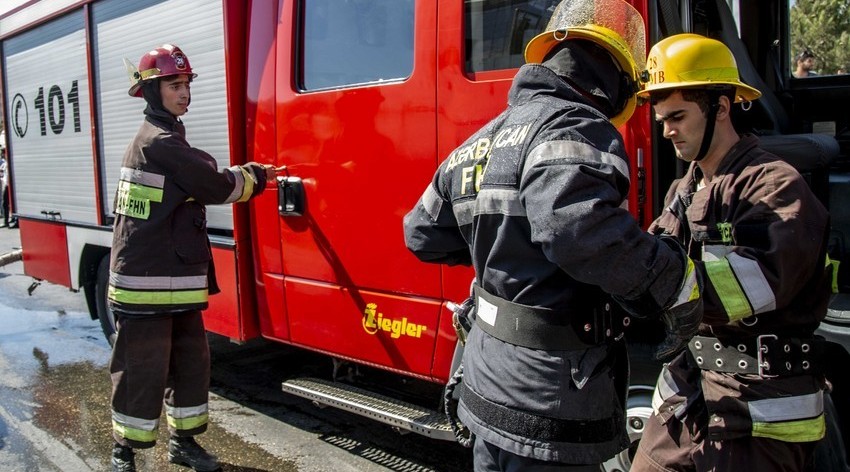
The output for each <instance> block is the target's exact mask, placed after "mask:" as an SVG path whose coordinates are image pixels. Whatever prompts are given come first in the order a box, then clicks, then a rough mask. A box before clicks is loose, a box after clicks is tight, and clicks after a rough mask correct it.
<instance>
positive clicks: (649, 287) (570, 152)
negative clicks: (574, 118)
mask: <svg viewBox="0 0 850 472" xmlns="http://www.w3.org/2000/svg"><path fill="white" fill-rule="evenodd" d="M627 193H628V166H627V164H626V161H625V160H624V159H623V158H622V157H620V156H619V155H616V154H613V153H608V152H603V151H600V150H598V149H596V148H595V147H593V146H591V145H589V144H586V143H581V142H576V141H548V142H544V143H542V144H540V145H538V146H537V147H535V148H534V149H532V151H531V152H530V153H529V154H528V156H527V158H526V162H525V163H524V166H523V170H522V178H521V185H520V198H521V199H522V202H523V205H524V207H525V209H526V212H527V215H528V220H529V223H530V225H531V235H532V240H533V241H534V242H536V243H538V244H540V246H541V248H542V250H543V251H544V253H545V254H546V257H547V258H548V259H549V260H551V261H552V262H554V263H556V264H557V265H558V266H560V267H561V269H562V270H564V271H565V272H566V273H567V274H569V275H570V276H571V277H573V278H574V279H576V280H578V281H580V282H584V283H588V284H591V285H596V286H598V287H600V288H601V289H602V290H604V291H605V292H607V293H609V294H611V295H614V296H616V297H618V298H621V299H624V300H640V303H638V305H640V306H642V307H648V306H654V309H655V310H660V309H661V308H664V307H666V306H668V305H669V304H670V303H671V301H672V300H673V299H674V297H675V296H677V295H678V291H679V290H680V288H681V286H682V281H683V276H684V273H685V271H684V265H683V264H684V261H683V260H682V257H681V254H680V253H678V252H676V251H674V250H673V249H672V248H671V247H669V246H668V245H665V244H662V243H660V242H659V240H658V239H656V237H654V236H652V235H650V234H648V233H646V232H645V231H643V230H642V229H641V228H640V227H639V226H638V224H637V222H636V221H635V219H634V218H633V217H632V216H631V214H629V212H628V211H627V210H626V209H625V205H624V202H625V200H626V196H627Z"/></svg>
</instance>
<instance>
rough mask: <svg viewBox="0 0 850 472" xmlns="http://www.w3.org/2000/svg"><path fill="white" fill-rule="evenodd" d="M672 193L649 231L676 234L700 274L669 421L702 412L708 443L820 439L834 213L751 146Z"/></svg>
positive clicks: (787, 169) (794, 175)
mask: <svg viewBox="0 0 850 472" xmlns="http://www.w3.org/2000/svg"><path fill="white" fill-rule="evenodd" d="M700 179H701V173H700V170H699V168H698V167H697V166H696V165H695V164H694V163H692V164H691V166H690V168H689V170H688V173H687V174H686V176H685V177H684V178H683V179H681V180H680V181H677V182H675V183H674V184H673V186H672V187H671V189H670V191H669V192H668V194H667V197H666V209H665V211H664V212H663V213H662V215H661V216H660V217H659V218H658V219H657V220H656V221H655V222H654V223H653V224H652V225H651V227H650V232H653V233H655V234H662V233H663V234H670V235H673V236H675V237H677V238H678V239H679V240H680V241H681V242H682V243H683V244H684V245H685V246H686V247H687V250H688V252H689V255H690V257H691V258H692V259H694V260H698V261H701V262H698V269H699V270H703V271H704V274H705V277H704V282H705V287H704V290H703V304H704V318H703V324H702V325H701V327H700V333H699V334H700V335H699V336H697V337H696V338H695V339H694V340H692V341H691V343H690V346H689V350H688V351H685V352H683V353H681V354H680V355H679V356H678V357H677V358H676V359H674V360H673V361H672V362H671V363H670V364H669V365H668V366H667V367H666V368H665V369H664V370H663V371H662V375H661V377H660V379H659V384H658V388H657V390H656V396H655V399H654V402H653V403H654V404H653V406H654V409H655V412H656V415H657V416H659V417H660V418H661V420H662V421H663V422H666V421H670V420H671V419H672V418H674V417H677V418H680V419H681V418H683V417H684V416H685V415H687V414H688V408H689V407H690V405H691V403H693V402H697V401H699V402H702V401H704V403H705V408H707V413H708V418H709V420H708V437H709V439H712V440H715V441H716V440H722V439H734V438H739V437H744V436H753V437H764V438H772V439H776V440H780V441H787V442H808V441H815V440H818V439H820V438H821V437H823V435H824V431H825V425H824V416H823V402H824V398H823V388H824V382H823V379H822V376H821V375H819V374H818V372H821V371H822V368H823V367H822V362H823V360H822V359H820V358H819V357H820V354H822V348H821V341H822V340H818V339H814V330H815V328H817V326H818V323H819V322H820V320H822V319H823V318H824V316H825V315H826V310H827V304H828V302H829V296H830V284H831V277H830V275H831V270H830V269H829V267H828V266H826V244H827V236H828V228H829V222H828V214H827V211H826V210H825V209H824V207H823V206H822V205H821V203H820V202H819V201H818V200H817V198H816V197H815V195H814V194H813V193H812V192H811V191H810V189H809V188H808V185H807V184H806V182H805V180H804V179H803V178H802V176H801V175H800V174H799V173H798V172H797V171H796V170H794V169H793V168H792V167H791V166H790V165H788V164H787V163H785V162H783V161H780V160H779V159H778V158H777V157H776V156H773V155H772V154H769V153H767V152H765V151H763V150H761V149H760V148H759V147H758V139H757V138H756V137H754V136H751V135H746V136H744V137H743V138H742V139H741V140H740V141H739V142H738V143H737V144H736V145H735V146H733V147H732V149H731V150H730V151H729V152H728V154H727V155H726V156H725V157H724V159H723V161H722V162H721V164H720V166H719V167H718V169H717V172H716V175H715V176H714V177H713V179H712V180H711V182H709V183H708V184H706V185H705V186H704V187H702V185H699V186H698V183H699V182H700Z"/></svg>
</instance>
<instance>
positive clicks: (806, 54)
mask: <svg viewBox="0 0 850 472" xmlns="http://www.w3.org/2000/svg"><path fill="white" fill-rule="evenodd" d="M810 57H815V53H813V52H812V51H810V50H808V49H803V50H802V51H800V54H797V58H796V59H795V60H796V61H802V60H805V59H808V58H810Z"/></svg>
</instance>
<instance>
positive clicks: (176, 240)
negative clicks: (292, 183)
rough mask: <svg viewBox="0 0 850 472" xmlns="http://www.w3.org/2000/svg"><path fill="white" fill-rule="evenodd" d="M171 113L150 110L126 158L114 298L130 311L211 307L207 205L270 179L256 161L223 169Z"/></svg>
mask: <svg viewBox="0 0 850 472" xmlns="http://www.w3.org/2000/svg"><path fill="white" fill-rule="evenodd" d="M169 117H170V116H169ZM169 117H165V116H161V114H149V115H147V116H146V117H145V121H144V123H143V124H142V127H141V129H139V132H138V133H137V134H136V137H135V138H134V139H133V142H132V143H131V144H130V146H129V147H128V148H127V151H126V152H125V154H124V159H123V162H122V164H121V177H120V181H119V183H118V191H117V194H116V197H115V225H114V232H113V240H112V261H111V265H110V273H109V301H110V305H111V307H112V308H113V309H114V310H117V311H120V312H122V313H125V314H150V313H168V312H178V311H185V310H195V309H204V308H206V307H207V297H208V294H209V291H210V290H213V293H215V291H217V287H216V286H215V284H214V275H215V274H214V272H212V271H211V263H212V254H211V252H210V245H209V240H208V238H207V228H206V223H207V220H206V208H205V206H204V205H207V204H220V203H234V202H245V201H248V199H250V198H251V197H253V196H256V195H258V194H259V193H261V192H262V191H263V188H264V187H265V183H266V176H265V171H264V169H263V168H262V166H261V165H259V164H256V163H248V164H245V165H243V166H233V167H229V168H227V169H224V170H222V171H220V172H219V171H218V170H217V166H216V161H215V159H214V158H213V157H212V156H210V155H209V154H207V153H205V152H204V151H201V150H200V149H196V148H193V147H191V146H190V145H189V143H188V142H187V141H186V138H185V128H184V127H183V123H182V122H180V121H178V120H175V119H173V118H171V119H169ZM208 277H210V278H211V280H212V281H213V284H212V286H210V284H209V283H208Z"/></svg>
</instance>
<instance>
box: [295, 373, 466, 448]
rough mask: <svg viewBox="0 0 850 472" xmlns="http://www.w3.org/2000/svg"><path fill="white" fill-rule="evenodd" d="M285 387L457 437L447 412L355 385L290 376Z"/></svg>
mask: <svg viewBox="0 0 850 472" xmlns="http://www.w3.org/2000/svg"><path fill="white" fill-rule="evenodd" d="M282 388H283V391H284V392H286V393H291V394H293V395H297V396H299V397H303V398H306V399H308V400H312V401H314V402H317V403H320V404H322V405H328V406H332V407H335V408H339V409H341V410H345V411H349V412H351V413H356V414H358V415H362V416H365V417H367V418H372V419H374V420H376V421H380V422H382V423H385V424H388V425H390V426H395V427H397V428H401V429H405V430H408V431H412V432H414V433H417V434H421V435H423V436H428V437H431V438H435V439H442V440H447V441H454V440H455V437H454V434H453V433H452V430H451V426H449V422H448V420H447V419H446V417H445V415H443V414H442V413H439V412H437V411H434V410H431V409H428V408H425V407H421V406H418V405H414V404H412V403H407V402H403V401H400V400H396V399H393V398H390V397H387V396H384V395H380V394H376V393H374V392H370V391H368V390H364V389H360V388H357V387H353V386H351V385H346V384H341V383H334V382H329V381H326V380H321V379H313V378H297V379H290V380H287V381H286V382H283V384H282Z"/></svg>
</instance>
